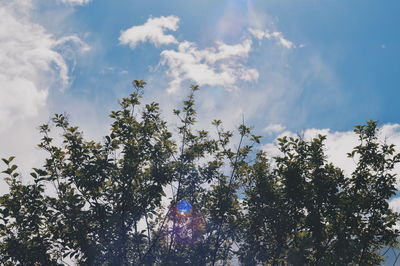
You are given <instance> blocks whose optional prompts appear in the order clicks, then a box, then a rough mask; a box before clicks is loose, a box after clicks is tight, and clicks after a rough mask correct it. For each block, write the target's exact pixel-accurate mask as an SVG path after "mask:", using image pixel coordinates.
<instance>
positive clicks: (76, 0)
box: [58, 0, 91, 6]
mask: <svg viewBox="0 0 400 266" xmlns="http://www.w3.org/2000/svg"><path fill="white" fill-rule="evenodd" d="M58 1H60V2H61V3H64V4H70V5H80V6H82V5H86V4H88V3H90V1H91V0H58Z"/></svg>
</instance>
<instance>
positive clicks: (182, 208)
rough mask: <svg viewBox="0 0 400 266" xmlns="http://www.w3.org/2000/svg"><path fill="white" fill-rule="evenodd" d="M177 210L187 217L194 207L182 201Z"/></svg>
mask: <svg viewBox="0 0 400 266" xmlns="http://www.w3.org/2000/svg"><path fill="white" fill-rule="evenodd" d="M177 209H178V212H179V213H180V214H181V215H185V214H188V213H189V212H190V210H191V209H192V205H190V203H189V202H188V201H186V200H181V201H180V202H178V205H177Z"/></svg>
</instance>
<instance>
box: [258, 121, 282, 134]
mask: <svg viewBox="0 0 400 266" xmlns="http://www.w3.org/2000/svg"><path fill="white" fill-rule="evenodd" d="M283 130H285V127H284V126H282V125H281V124H269V125H268V126H267V127H265V128H264V129H263V131H264V132H266V133H267V134H268V135H272V134H274V133H279V132H281V131H283Z"/></svg>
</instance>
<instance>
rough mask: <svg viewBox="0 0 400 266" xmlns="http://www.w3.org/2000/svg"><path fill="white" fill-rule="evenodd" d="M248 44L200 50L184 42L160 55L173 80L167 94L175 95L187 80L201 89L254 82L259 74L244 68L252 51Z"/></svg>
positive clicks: (232, 86) (226, 45)
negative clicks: (238, 82) (203, 86)
mask: <svg viewBox="0 0 400 266" xmlns="http://www.w3.org/2000/svg"><path fill="white" fill-rule="evenodd" d="M251 45H252V42H251V40H244V41H243V42H242V43H239V44H236V45H228V44H225V43H223V42H217V43H216V47H210V48H205V49H199V48H198V47H197V46H196V44H194V43H191V42H188V41H184V42H182V43H180V44H179V46H178V49H177V50H164V51H162V52H161V57H162V59H161V64H162V65H167V66H168V72H167V73H168V75H169V76H170V77H171V78H172V81H171V82H170V83H169V88H168V92H171V93H172V92H176V91H178V90H179V89H180V86H181V83H182V82H183V81H185V80H190V81H192V82H194V83H196V84H198V85H200V86H202V85H210V86H222V87H225V88H234V87H235V83H236V82H237V81H239V80H243V81H255V80H257V79H258V76H259V74H258V71H257V70H256V69H254V68H248V67H246V66H244V65H243V64H242V63H241V61H244V60H246V59H247V57H248V55H249V53H250V51H251Z"/></svg>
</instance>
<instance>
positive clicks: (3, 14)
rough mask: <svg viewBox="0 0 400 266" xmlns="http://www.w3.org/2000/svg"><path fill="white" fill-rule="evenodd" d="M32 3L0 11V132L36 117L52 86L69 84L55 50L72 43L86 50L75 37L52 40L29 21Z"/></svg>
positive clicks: (23, 0)
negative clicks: (13, 124) (28, 118)
mask: <svg viewBox="0 0 400 266" xmlns="http://www.w3.org/2000/svg"><path fill="white" fill-rule="evenodd" d="M32 8H33V5H32V2H31V1H27V0H14V1H5V5H3V6H2V7H0V129H1V130H6V129H7V127H8V126H10V125H11V124H12V123H14V122H16V121H18V120H19V119H22V118H26V117H35V116H37V115H38V113H39V111H40V109H41V108H43V107H44V106H45V104H46V99H47V97H48V94H49V87H50V86H51V85H56V84H59V85H58V87H60V88H65V87H66V86H68V84H69V75H68V74H69V73H68V72H69V71H68V65H67V63H66V62H65V60H64V58H63V56H62V55H61V54H60V53H59V52H57V49H58V48H60V47H61V46H63V45H64V44H65V43H66V42H72V43H75V44H77V45H78V47H80V48H82V49H84V50H87V49H88V47H87V46H86V45H84V43H83V42H82V41H81V40H80V39H79V38H78V37H76V36H69V37H65V38H61V39H60V40H57V39H55V38H54V37H53V36H52V35H50V34H49V33H48V32H46V29H44V28H43V27H42V26H40V25H38V24H35V23H33V22H32V21H31V20H30V12H31V10H32Z"/></svg>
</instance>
